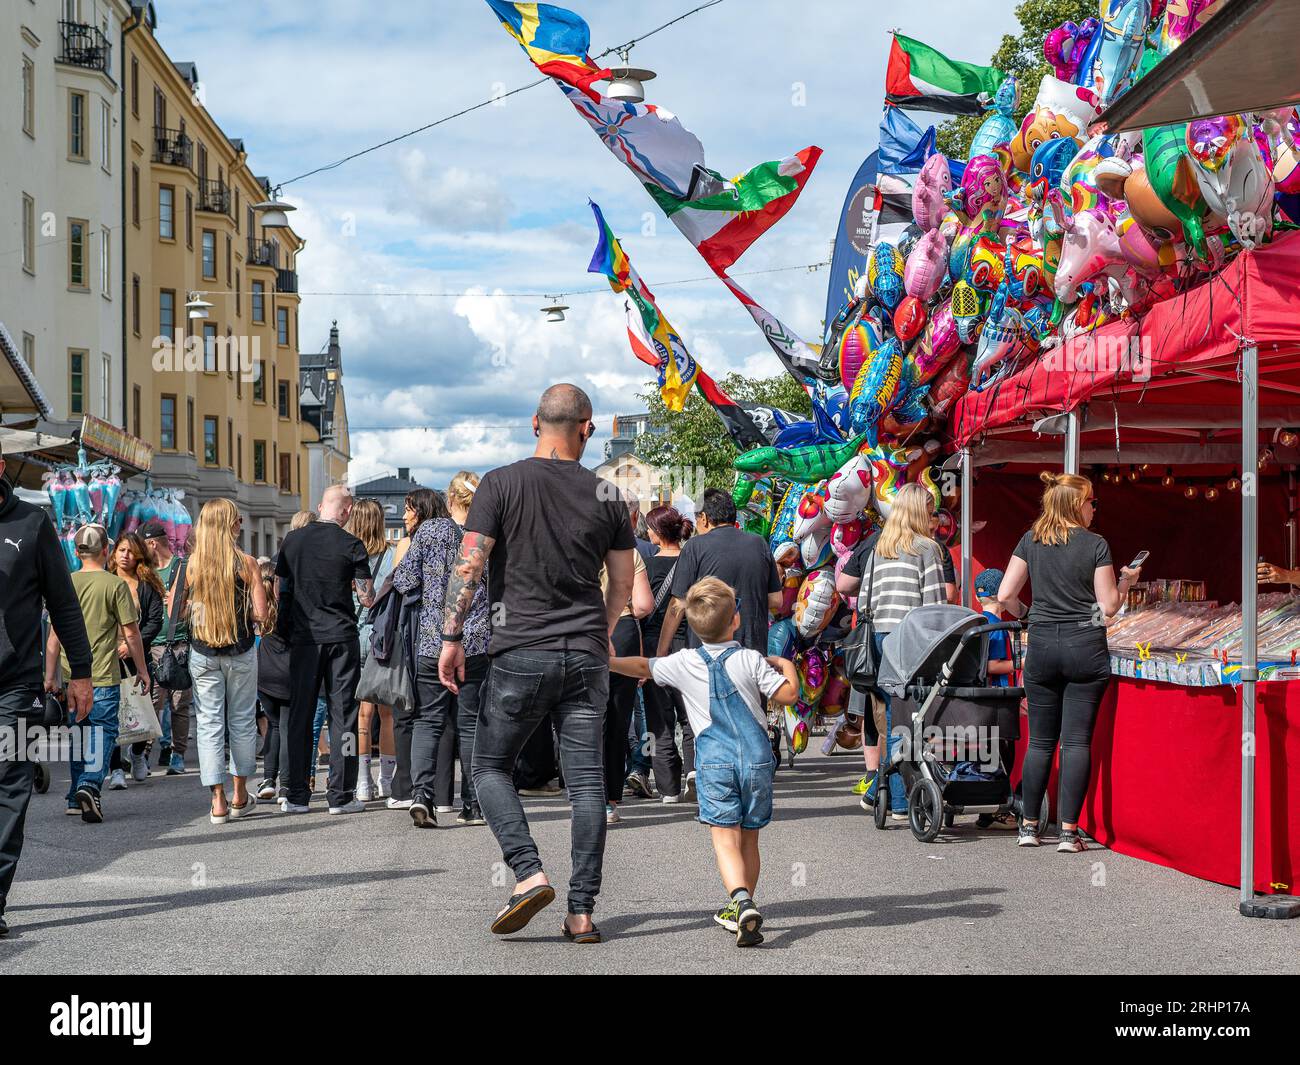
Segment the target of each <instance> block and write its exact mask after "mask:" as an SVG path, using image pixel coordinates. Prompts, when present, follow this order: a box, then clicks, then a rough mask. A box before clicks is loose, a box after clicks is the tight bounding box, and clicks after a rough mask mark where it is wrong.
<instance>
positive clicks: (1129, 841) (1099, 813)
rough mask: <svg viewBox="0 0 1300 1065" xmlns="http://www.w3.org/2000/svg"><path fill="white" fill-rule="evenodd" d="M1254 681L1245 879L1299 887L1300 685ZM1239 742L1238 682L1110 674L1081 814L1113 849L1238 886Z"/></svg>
mask: <svg viewBox="0 0 1300 1065" xmlns="http://www.w3.org/2000/svg"><path fill="white" fill-rule="evenodd" d="M1256 689H1257V692H1258V699H1257V705H1256V710H1255V721H1256V729H1255V732H1256V747H1255V889H1256V890H1257V891H1262V892H1267V893H1279V892H1280V893H1291V894H1297V893H1300V884H1297V879H1298V877H1297V871H1298V870H1300V683H1283V682H1274V683H1264V684H1259V685H1257V686H1256ZM1028 731H1029V730H1028V729H1027V728H1024V729H1022V732H1021V740H1020V744H1019V747H1020V751H1019V752H1018V753H1019V754H1020V755H1021V756H1023V749H1024V747H1025V745H1026V743H1027V741H1028ZM1241 745H1242V736H1241V689H1240V688H1230V687H1218V688H1182V687H1178V686H1175V685H1171V684H1159V683H1156V682H1153V681H1136V680H1129V679H1127V678H1116V679H1115V680H1114V681H1112V682H1111V685H1110V688H1109V689H1108V690H1107V692H1106V697H1105V699H1103V701H1102V705H1101V709H1100V711H1099V713H1098V715H1097V727H1096V730H1095V732H1094V733H1093V739H1092V778H1091V782H1090V784H1089V786H1088V795H1087V798H1086V799H1085V801H1084V806H1083V813H1082V815H1081V817H1080V818H1079V823H1080V824H1081V825H1082V826H1083V828H1084V829H1085V830H1086V831H1087V832H1088V834H1089V835H1090V836H1092V837H1093V838H1094V839H1096V840H1098V841H1099V842H1101V843H1104V844H1105V845H1106V846H1107V847H1109V848H1111V849H1112V850H1114V851H1117V852H1118V853H1120V854H1127V855H1130V856H1131V857H1134V858H1141V859H1143V860H1144V861H1148V862H1155V863H1156V864H1157V865H1164V866H1168V867H1169V868H1171V869H1177V870H1178V871H1179V872H1183V873H1188V874H1190V875H1192V876H1196V877H1200V878H1201V879H1203V880H1213V881H1215V882H1217V883H1220V884H1231V885H1233V886H1234V887H1236V886H1239V885H1240V870H1241ZM1051 787H1052V789H1053V793H1054V791H1055V788H1056V774H1055V773H1053V775H1052V783H1051ZM1053 799H1055V794H1053Z"/></svg>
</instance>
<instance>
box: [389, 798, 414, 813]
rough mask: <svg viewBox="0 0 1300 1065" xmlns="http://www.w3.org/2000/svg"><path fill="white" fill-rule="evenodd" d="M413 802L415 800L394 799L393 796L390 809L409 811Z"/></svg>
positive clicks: (390, 800) (390, 799)
mask: <svg viewBox="0 0 1300 1065" xmlns="http://www.w3.org/2000/svg"><path fill="white" fill-rule="evenodd" d="M412 801H413V800H411V799H394V798H393V797H392V796H389V799H388V808H389V809H390V810H409V809H410V808H411V803H412Z"/></svg>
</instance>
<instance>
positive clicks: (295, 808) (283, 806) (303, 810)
mask: <svg viewBox="0 0 1300 1065" xmlns="http://www.w3.org/2000/svg"><path fill="white" fill-rule="evenodd" d="M280 813H282V814H309V813H311V807H310V806H300V805H298V803H296V802H290V801H289V800H288V799H281V800H280Z"/></svg>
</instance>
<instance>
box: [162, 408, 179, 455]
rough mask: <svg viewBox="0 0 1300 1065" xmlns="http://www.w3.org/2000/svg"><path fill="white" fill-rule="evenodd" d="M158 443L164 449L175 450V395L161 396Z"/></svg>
mask: <svg viewBox="0 0 1300 1065" xmlns="http://www.w3.org/2000/svg"><path fill="white" fill-rule="evenodd" d="M158 424H159V430H158V443H159V445H160V446H161V447H162V449H163V450H164V451H175V450H176V397H175V396H163V397H162V406H161V408H160V409H159V412H158Z"/></svg>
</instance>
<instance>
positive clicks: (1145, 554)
mask: <svg viewBox="0 0 1300 1065" xmlns="http://www.w3.org/2000/svg"><path fill="white" fill-rule="evenodd" d="M1150 557H1151V552H1150V551H1139V552H1138V553H1137V555H1136V556H1134V558H1133V561H1132V562H1130V563H1129V564H1128V568H1129V569H1137V568H1138V567H1139V566H1141V565H1142V564H1143V563H1144V562H1146V560H1147V559H1148V558H1150Z"/></svg>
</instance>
